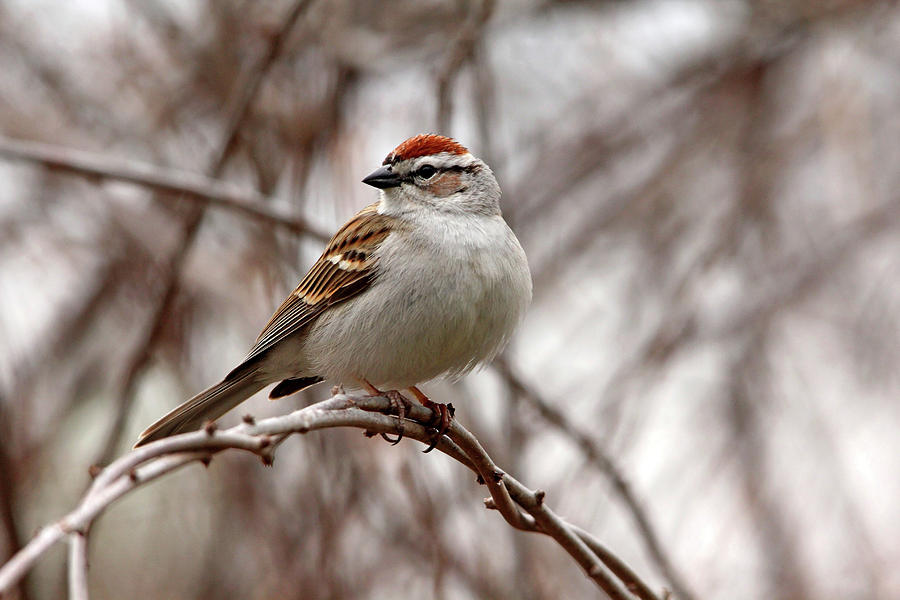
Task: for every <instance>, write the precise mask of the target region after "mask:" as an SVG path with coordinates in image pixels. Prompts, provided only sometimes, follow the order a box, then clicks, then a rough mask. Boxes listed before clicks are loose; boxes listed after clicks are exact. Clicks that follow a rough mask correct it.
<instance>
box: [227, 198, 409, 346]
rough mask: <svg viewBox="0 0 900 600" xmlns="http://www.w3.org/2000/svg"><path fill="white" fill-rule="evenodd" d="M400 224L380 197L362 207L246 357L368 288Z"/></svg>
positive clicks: (266, 327)
mask: <svg viewBox="0 0 900 600" xmlns="http://www.w3.org/2000/svg"><path fill="white" fill-rule="evenodd" d="M399 226H400V223H399V221H398V219H397V218H396V217H390V216H387V215H382V214H379V213H378V204H377V203H376V204H372V205H370V206H367V207H366V208H364V209H362V210H361V211H359V212H358V213H357V214H356V216H354V217H353V218H352V219H350V221H348V222H347V224H346V225H344V226H343V227H342V228H341V229H340V230H339V231H338V232H337V233H336V234H334V237H333V238H331V241H330V242H329V243H328V245H327V246H326V248H325V251H324V252H323V253H322V256H320V257H319V259H318V260H317V261H316V263H315V264H314V265H313V266H312V268H310V270H309V272H307V273H306V276H304V277H303V279H302V280H301V281H300V284H299V285H298V286H297V288H296V289H295V290H294V291H293V292H291V294H290V295H289V296H288V297H287V298H286V299H285V301H284V302H282V304H281V306H280V307H279V308H278V310H276V311H275V314H273V315H272V318H271V319H269V322H268V323H267V324H266V326H265V328H264V329H263V330H262V333H260V334H259V338H257V340H256V343H255V344H254V345H253V348H251V349H250V353H249V354H248V355H247V358H246V359H245V361H244V362H247V361H249V360H251V359H253V358H256V357H258V356H260V355H262V354H263V353H265V352H266V351H268V350H270V349H271V348H272V347H273V346H275V345H276V344H277V343H278V342H280V341H282V340H283V339H285V338H287V337H289V336H291V335H294V334H296V333H298V332H300V331H302V330H303V329H304V328H305V327H306V326H307V325H309V323H311V322H312V321H313V320H314V319H315V318H316V317H317V316H318V315H319V314H320V313H321V312H322V311H324V310H325V309H327V308H328V307H329V306H333V305H334V304H336V303H338V302H343V301H344V300H346V299H348V298H352V297H353V296H355V295H357V294H360V293H362V292H364V291H365V290H366V289H368V288H369V286H370V285H371V284H372V282H373V281H374V280H375V278H376V276H377V273H378V271H377V265H378V256H377V252H376V250H377V249H378V247H379V246H380V245H381V244H382V242H384V240H385V239H387V237H388V236H389V235H390V234H391V232H393V231H396V230H397V229H398V227H399Z"/></svg>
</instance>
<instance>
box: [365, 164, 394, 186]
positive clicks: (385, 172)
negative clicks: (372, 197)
mask: <svg viewBox="0 0 900 600" xmlns="http://www.w3.org/2000/svg"><path fill="white" fill-rule="evenodd" d="M363 183H368V184H369V185H371V186H372V187H377V188H378V189H380V190H386V189H387V188H392V187H399V186H400V178H399V177H397V174H396V173H394V172H393V171H392V170H391V165H387V166H385V167H381V168H380V169H378V170H377V171H375V172H374V173H372V174H370V175H369V176H368V177H366V178H365V179H363Z"/></svg>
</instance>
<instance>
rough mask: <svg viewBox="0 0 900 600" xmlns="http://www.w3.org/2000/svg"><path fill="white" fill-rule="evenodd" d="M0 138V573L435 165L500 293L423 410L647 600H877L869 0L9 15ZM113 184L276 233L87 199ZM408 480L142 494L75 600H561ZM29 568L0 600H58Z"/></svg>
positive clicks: (504, 543) (893, 244)
mask: <svg viewBox="0 0 900 600" xmlns="http://www.w3.org/2000/svg"><path fill="white" fill-rule="evenodd" d="M0 132H2V136H3V141H2V143H0V154H2V156H0V559H2V560H5V559H6V558H7V557H8V556H9V555H10V554H11V553H12V552H14V551H15V550H16V549H17V548H18V547H20V546H21V544H23V543H24V542H25V541H27V540H28V539H29V537H30V536H31V535H32V534H33V532H34V531H35V529H36V528H37V527H38V526H40V525H41V524H43V523H45V522H48V521H50V520H52V519H54V518H56V517H59V516H60V515H62V514H63V513H64V512H66V511H68V510H69V509H70V508H72V507H73V506H74V505H75V503H76V501H77V499H78V497H79V496H80V495H81V493H83V491H84V490H85V487H86V486H87V485H88V483H89V477H88V466H89V465H91V464H95V463H97V464H105V463H108V462H109V461H110V460H112V459H113V458H115V457H116V456H118V455H120V454H122V453H124V452H126V451H127V450H128V449H129V448H130V446H131V444H132V443H133V441H134V440H135V438H136V436H137V434H138V432H139V431H140V430H141V429H143V428H144V427H145V426H146V425H147V424H149V423H150V422H151V421H153V420H154V419H156V418H157V417H158V416H159V415H161V414H162V413H164V412H166V411H167V410H169V409H170V408H171V407H173V406H175V405H176V404H178V403H180V402H181V401H182V400H184V399H185V398H187V397H189V396H191V395H192V394H194V393H195V392H197V391H198V390H200V389H202V388H204V387H206V386H207V385H209V384H211V383H213V382H215V381H217V380H218V379H219V378H221V377H222V375H224V374H225V373H226V372H227V371H228V370H229V369H230V367H232V366H233V365H234V364H236V363H237V362H238V361H239V360H240V359H241V358H242V357H243V355H244V353H245V352H246V351H247V349H248V348H249V346H250V345H251V343H252V342H253V340H254V339H255V337H256V335H257V333H258V332H259V330H260V329H261V328H262V326H263V325H264V324H265V322H266V321H267V319H268V317H269V315H270V314H271V312H272V311H273V310H274V309H275V308H276V307H277V306H278V304H279V303H280V301H281V299H282V298H283V297H284V295H285V294H287V293H288V292H289V291H290V290H291V289H292V288H293V287H294V285H295V284H296V282H297V280H298V279H299V277H300V276H301V275H302V274H303V272H305V270H306V269H307V268H308V267H309V266H310V264H311V263H312V262H313V261H314V259H315V258H316V256H318V254H319V252H320V251H321V248H322V239H321V236H322V234H323V233H324V234H326V235H327V234H329V233H331V232H332V231H334V230H335V228H336V227H337V226H339V225H340V224H341V223H343V222H344V220H345V219H347V218H348V217H349V216H351V215H352V214H353V213H354V212H355V211H356V210H358V209H359V208H361V207H362V206H364V205H366V204H368V203H370V202H372V201H374V200H375V198H376V194H375V192H374V191H373V190H372V189H371V188H368V187H367V186H364V185H363V184H361V183H360V179H362V178H363V177H364V176H365V175H367V174H368V173H369V172H370V171H371V170H373V169H374V168H375V167H377V166H378V165H379V164H380V163H381V160H382V159H383V158H384V156H385V155H386V154H387V153H388V152H389V151H390V150H391V149H392V148H393V147H394V146H396V145H397V144H398V143H399V142H401V141H402V140H404V139H405V138H407V137H409V136H411V135H414V134H417V133H421V132H439V133H443V134H447V135H452V136H454V137H456V138H458V139H459V140H460V141H461V142H462V143H463V144H464V145H467V146H468V147H469V148H471V150H472V152H473V153H475V154H476V155H478V156H480V157H482V158H484V159H485V160H486V161H487V162H488V163H489V164H490V165H491V166H492V167H493V169H494V171H495V172H496V174H497V176H498V179H499V180H500V183H501V186H502V187H503V189H504V196H503V209H504V214H505V215H506V217H507V219H508V221H509V222H510V224H511V225H512V227H513V229H514V230H515V231H516V232H517V234H518V236H519V238H520V239H521V241H522V244H523V246H524V247H525V250H526V252H527V254H528V257H529V260H530V263H531V267H532V272H533V277H534V284H535V294H534V304H533V307H532V308H531V310H530V312H529V315H528V317H527V319H526V321H525V323H524V324H523V326H522V328H521V329H520V331H519V333H518V335H517V337H516V338H515V339H514V340H513V342H512V343H511V345H510V347H509V348H508V350H507V352H506V353H505V354H504V356H503V357H501V359H500V360H499V361H498V362H497V363H496V364H495V365H494V366H493V367H489V368H486V369H484V370H483V371H481V372H478V373H475V374H472V375H470V376H468V377H467V378H465V379H464V380H462V381H460V382H458V383H446V382H444V383H442V382H435V383H432V384H430V385H427V386H425V389H426V390H427V391H429V392H430V395H431V396H432V397H433V398H435V399H436V400H439V401H452V402H453V403H454V404H455V406H456V407H457V418H458V419H459V420H460V422H462V423H463V424H464V425H465V426H466V427H468V428H470V429H471V430H472V431H473V432H474V433H476V435H477V436H478V437H479V439H480V440H481V441H482V443H483V444H484V446H485V447H486V449H487V450H488V452H489V453H491V454H492V456H493V457H494V459H495V460H496V462H497V463H498V464H499V465H500V466H501V467H503V468H505V469H506V470H508V471H509V472H510V473H511V474H513V475H514V476H516V477H517V478H519V479H520V480H521V481H522V482H523V483H525V484H526V485H528V486H530V487H532V488H542V489H544V490H546V491H547V502H548V503H549V504H550V505H551V506H552V507H553V508H554V509H556V510H558V511H559V512H560V514H562V515H564V516H565V517H566V518H567V519H569V520H570V521H572V522H574V523H575V524H578V525H580V526H581V527H584V528H585V529H587V530H589V531H591V532H592V533H593V534H594V535H596V536H597V537H598V538H599V539H601V540H603V541H604V542H605V543H606V544H607V545H608V546H609V547H610V548H612V549H613V550H614V551H615V552H616V553H617V554H618V555H619V556H621V557H622V558H623V559H625V560H626V561H627V562H629V563H630V564H632V566H634V567H635V568H636V570H637V571H638V572H639V573H641V574H642V575H643V576H644V577H645V578H646V579H647V580H648V581H649V582H650V583H652V584H653V585H654V586H655V587H656V588H657V589H663V588H665V589H668V590H672V591H673V592H674V596H675V597H677V598H680V599H684V600H690V599H698V600H699V599H706V598H711V599H739V600H740V599H760V598H766V599H769V598H772V599H797V600H802V599H813V598H817V599H818V598H821V599H836V598H841V599H888V598H898V597H900V509H898V506H900V434H898V432H900V403H898V398H900V369H898V360H900V342H898V340H900V236H898V232H900V197H898V189H900V143H898V140H900V8H898V6H897V3H896V2H888V1H884V2H879V1H861V0H855V1H854V0H834V1H828V0H769V1H762V0H760V1H750V0H746V1H740V0H733V1H723V0H670V1H667V0H657V1H651V0H638V1H609V2H579V1H558V2H554V1H550V0H547V1H540V0H509V1H496V2H494V1H491V0H483V1H476V0H472V1H450V0H442V1H441V0H429V1H419V0H397V1H392V2H381V3H375V2H370V1H368V0H312V1H310V0H303V1H300V2H289V1H287V0H284V1H277V2H276V1H273V2H249V1H237V0H229V1H220V0H207V1H203V0H195V1H190V2H175V1H166V0H123V1H113V0H108V1H106V0H94V1H92V2H79V3H63V2H51V1H45V0H36V1H28V2H26V1H24V0H18V1H16V0H9V1H7V2H2V3H0ZM11 140H12V141H11ZM15 140H26V141H31V142H41V143H43V144H50V145H52V146H53V147H54V148H56V149H58V151H59V153H60V154H59V155H60V156H62V157H63V159H66V160H69V159H71V160H72V161H75V162H77V161H78V160H80V159H81V158H83V157H84V155H82V154H78V153H76V152H73V151H78V152H89V153H91V154H90V155H88V157H89V158H90V159H91V160H92V161H94V162H93V163H91V164H93V165H94V166H95V167H97V168H96V169H94V171H91V170H90V169H85V168H78V167H77V166H75V167H72V166H71V165H70V166H69V167H66V166H65V165H64V164H60V162H59V161H57V162H54V161H52V160H48V159H47V158H46V156H43V155H40V153H35V152H31V151H30V150H29V148H30V149H32V150H33V149H34V147H32V146H22V145H21V144H17V143H16V142H15ZM38 148H39V149H43V150H47V147H44V146H41V147H38ZM42 156H43V158H42ZM66 160H62V162H63V163H65V162H66ZM79 164H81V163H79ZM123 164H125V165H126V166H127V165H133V164H140V165H144V167H143V169H144V170H143V171H142V172H145V173H146V174H148V175H147V176H148V177H150V176H159V177H163V178H165V177H175V178H176V179H177V178H178V177H180V176H183V175H184V172H185V171H187V172H191V173H194V174H203V175H206V176H208V177H211V178H214V179H220V180H223V181H226V182H228V184H229V185H230V186H231V188H229V189H235V190H238V191H241V193H244V194H245V195H246V197H247V198H249V199H250V200H256V201H258V202H259V203H260V204H261V203H262V202H265V203H266V204H265V205H264V208H265V210H267V211H270V212H272V213H277V214H279V215H288V216H291V217H293V218H294V221H293V226H291V225H290V224H288V225H285V224H284V223H279V222H277V221H278V219H274V218H273V219H265V218H257V217H254V216H252V215H248V214H246V213H244V212H241V211H236V210H233V209H231V208H228V207H223V206H221V205H220V204H218V203H216V202H210V203H207V202H205V201H203V199H202V197H201V196H202V194H197V195H193V196H185V195H183V194H175V193H169V192H164V191H160V190H159V189H151V188H150V187H148V186H147V185H145V184H140V183H137V184H136V183H129V182H123V181H116V180H114V179H110V178H109V177H105V176H103V175H102V173H100V174H98V173H97V172H96V171H97V170H98V169H99V171H101V172H102V171H103V170H104V169H106V170H112V171H116V170H117V169H121V168H122V165H123ZM82 166H83V165H82ZM388 350H389V349H386V351H388ZM327 395H328V385H322V386H318V387H317V388H314V389H313V390H312V391H310V392H308V393H304V394H300V395H297V396H292V397H290V398H286V399H283V400H280V401H279V402H277V403H273V402H269V401H268V400H266V399H265V396H264V394H260V395H258V396H257V397H255V398H253V399H252V400H250V401H249V402H248V403H247V404H245V405H243V406H242V407H241V408H240V409H238V410H236V411H235V414H231V415H229V416H228V417H227V418H225V419H224V423H225V424H230V423H234V422H236V421H237V419H239V417H240V415H241V414H243V413H247V412H249V413H252V414H254V415H257V416H269V415H276V414H283V413H286V412H289V411H291V410H293V409H295V408H297V407H299V406H302V405H305V404H307V403H309V402H312V401H314V400H316V399H322V398H324V397H327ZM421 449H422V448H421V446H420V445H419V444H417V443H414V442H412V441H404V442H403V443H401V444H400V445H399V446H397V447H389V446H388V445H387V444H385V443H384V442H382V441H380V440H378V439H366V438H364V436H363V435H362V434H361V432H360V431H358V430H330V431H325V432H319V433H311V434H309V435H307V436H303V437H295V438H292V439H290V440H289V441H288V442H286V443H285V444H284V446H283V447H282V448H281V449H280V450H279V453H278V455H277V458H276V462H275V465H274V468H272V469H267V468H264V467H263V466H262V465H261V464H260V462H259V461H258V460H257V459H255V458H253V457H252V456H248V455H242V454H238V453H234V454H228V455H222V456H219V457H217V458H216V459H215V460H213V462H212V464H211V465H210V466H209V467H208V468H207V469H206V470H204V469H203V468H202V467H201V466H200V465H193V466H191V467H189V468H186V469H184V470H182V471H179V472H178V473H175V474H173V475H171V476H169V477H166V478H165V479H163V480H161V481H159V482H156V483H154V484H152V485H150V486H147V487H145V488H142V489H140V490H138V491H137V492H136V493H134V494H132V495H130V496H128V497H127V498H125V499H123V500H122V501H120V502H118V503H117V504H116V505H115V506H114V507H113V508H112V509H111V510H110V511H109V512H108V513H107V514H106V515H105V516H104V517H103V518H102V519H101V520H100V521H99V523H98V525H97V526H96V527H95V528H94V530H93V531H92V535H91V538H90V543H91V547H90V561H91V572H90V586H91V591H92V597H95V598H123V597H143V598H323V599H324V598H330V599H342V598H388V597H393V598H406V597H424V598H446V599H455V598H517V599H518V598H521V599H529V600H538V599H555V598H585V597H594V596H595V595H596V594H597V592H596V590H595V588H594V587H593V584H592V583H591V582H590V581H589V580H588V579H587V578H586V577H584V575H583V574H582V573H581V571H580V570H579V568H578V567H577V565H576V564H575V563H574V562H572V561H571V560H570V559H569V557H568V556H567V555H566V554H565V553H564V552H563V551H562V550H561V549H560V548H559V547H558V546H556V545H555V544H554V543H553V542H552V541H551V540H549V539H547V538H544V537H541V536H538V535H532V534H525V533H520V532H517V531H513V530H511V529H510V528H509V527H508V526H507V525H506V524H505V523H504V522H503V520H502V519H501V518H500V516H499V515H498V514H496V513H494V512H489V511H486V510H484V508H483V505H482V498H483V497H484V496H485V495H486V491H485V490H484V489H483V488H480V487H479V486H478V485H477V484H476V482H475V481H474V478H473V477H472V476H471V474H470V473H469V472H467V471H466V470H464V469H463V468H462V467H461V466H460V465H458V464H456V463H454V462H453V461H451V460H450V459H449V458H447V457H445V456H442V455H438V453H434V454H429V455H423V454H422V453H421V452H420V450H421ZM64 559H65V552H64V549H63V547H58V548H56V549H55V551H54V552H52V553H51V554H50V555H49V556H47V557H46V558H45V559H44V560H42V562H40V564H39V566H38V568H37V569H36V570H34V571H33V572H32V574H31V575H30V577H29V578H28V580H27V582H26V584H25V585H24V586H22V587H21V588H20V590H19V591H18V592H17V594H18V597H19V598H21V599H25V600H28V599H43V598H48V599H49V598H60V597H64V595H65V569H64V562H65V561H64ZM14 597H15V596H14Z"/></svg>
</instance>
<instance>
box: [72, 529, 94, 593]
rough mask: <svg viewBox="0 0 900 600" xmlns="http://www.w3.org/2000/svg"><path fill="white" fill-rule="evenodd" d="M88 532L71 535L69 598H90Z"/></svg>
mask: <svg viewBox="0 0 900 600" xmlns="http://www.w3.org/2000/svg"><path fill="white" fill-rule="evenodd" d="M87 572H88V561H87V532H76V533H73V534H71V535H70V536H69V600H88V598H89V595H88V579H87Z"/></svg>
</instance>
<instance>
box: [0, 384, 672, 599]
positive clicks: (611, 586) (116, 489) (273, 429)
mask: <svg viewBox="0 0 900 600" xmlns="http://www.w3.org/2000/svg"><path fill="white" fill-rule="evenodd" d="M391 410H393V409H392V406H391V402H390V400H388V399H387V398H385V397H381V396H348V395H345V394H342V393H340V394H336V395H335V396H333V397H331V398H329V399H327V400H324V401H322V402H319V403H317V404H313V405H311V406H307V407H305V408H302V409H300V410H298V411H295V412H293V413H290V414H288V415H284V416H280V417H273V418H270V419H265V420H262V421H259V422H257V423H251V422H248V421H252V420H248V421H245V422H244V423H241V424H240V425H237V426H235V427H232V428H230V429H227V430H224V431H215V430H214V429H207V430H200V431H196V432H191V433H185V434H181V435H177V436H173V437H170V438H166V439H163V440H160V441H158V442H154V443H152V444H148V445H146V446H143V447H141V448H138V449H137V450H135V451H133V452H130V453H128V454H126V455H124V456H122V457H121V458H119V459H118V460H116V461H114V462H113V463H112V464H110V465H109V466H108V467H106V468H105V469H103V470H102V471H101V472H100V473H99V474H98V475H97V476H96V478H95V479H94V482H93V483H92V485H91V486H90V488H89V489H88V490H87V492H86V493H85V495H84V496H83V497H82V499H81V501H80V503H79V505H78V506H77V507H76V508H75V509H74V510H73V511H72V512H70V513H69V514H67V515H66V516H64V517H63V518H62V519H60V520H58V521H56V522H54V523H52V524H50V525H48V526H46V527H45V528H44V529H42V530H41V531H40V532H39V533H38V534H37V535H36V536H35V537H34V538H33V539H32V540H31V541H30V542H29V543H28V544H26V545H25V547H24V548H23V549H22V550H20V551H19V552H18V553H17V554H16V555H15V556H13V557H12V559H10V560H9V562H7V563H6V564H5V565H3V566H2V567H0V592H4V591H6V590H8V589H10V588H11V587H12V586H14V585H15V584H16V583H17V582H18V581H19V580H20V579H21V578H22V577H24V576H25V574H26V573H27V572H28V571H29V570H31V568H32V567H33V566H34V564H35V563H36V562H37V561H38V559H39V558H40V557H41V556H43V554H44V553H45V552H47V551H48V550H49V549H50V548H51V547H52V546H53V545H55V544H56V543H57V542H59V541H61V540H62V539H63V538H65V537H68V538H69V543H70V544H71V545H70V565H69V569H70V570H69V585H70V590H71V593H72V597H73V598H87V539H86V536H85V532H86V531H88V530H89V528H90V527H91V525H92V524H93V523H94V521H95V520H96V519H97V518H98V517H99V516H100V515H101V514H102V513H103V512H104V511H105V510H106V509H107V508H109V507H110V506H111V505H112V504H113V503H115V502H116V501H117V500H118V499H119V498H121V497H122V496H124V495H125V494H127V493H129V492H131V491H132V490H135V489H137V488H139V487H141V486H143V485H145V484H147V483H149V482H150V481H153V480H155V479H156V478H158V477H161V476H163V475H165V474H166V473H169V472H171V471H174V470H176V469H179V468H181V467H183V466H185V465H187V464H190V463H193V462H198V461H208V460H209V459H210V458H211V457H212V456H213V455H214V454H216V453H218V452H221V451H223V450H226V449H237V450H244V451H247V452H250V453H252V454H255V455H257V456H259V457H260V458H261V459H262V460H263V462H264V463H265V464H271V462H272V460H273V458H274V452H275V450H276V449H277V447H278V445H279V444H280V443H281V441H283V440H284V439H286V437H287V436H289V435H291V434H294V433H307V432H310V431H315V430H318V429H327V428H333V427H356V428H361V429H363V430H365V431H366V432H367V433H395V434H396V433H398V431H399V429H400V426H399V422H398V420H397V419H396V417H394V416H391V415H390V414H388V413H389V412H390V411H391ZM407 417H408V419H407V420H406V421H404V423H403V432H404V435H405V436H406V437H409V438H411V439H415V440H418V441H420V442H422V443H423V444H427V443H429V442H430V440H431V438H432V436H433V435H434V434H433V432H432V431H431V430H430V429H429V428H428V427H427V426H425V425H423V423H428V422H430V421H431V419H432V418H433V415H432V413H431V411H430V410H429V409H426V408H424V407H421V406H413V407H411V408H410V409H409V410H408V411H407ZM437 449H438V450H440V451H441V452H443V453H445V454H447V455H448V456H450V457H452V458H454V459H456V460H457V461H458V462H460V463H461V464H463V465H465V466H466V467H468V468H469V469H471V470H472V471H474V472H476V473H478V474H479V475H480V477H481V478H482V479H483V480H484V482H485V484H487V486H488V489H489V491H490V492H491V494H492V497H491V498H490V499H489V500H488V501H487V502H486V503H487V505H488V507H489V508H497V507H500V506H503V507H504V509H503V510H504V511H507V512H506V513H505V514H504V517H505V518H506V519H507V520H508V521H509V522H510V524H512V525H513V526H514V527H516V528H519V529H524V530H526V531H536V532H542V533H546V534H547V535H549V536H550V537H552V538H553V539H554V540H556V541H557V543H559V544H560V546H562V547H563V548H564V549H565V550H566V552H568V553H569V554H570V555H571V556H572V557H573V558H574V559H575V560H576V561H577V562H578V563H579V564H580V565H581V566H582V568H583V569H584V570H585V572H586V573H587V574H588V576H589V577H590V578H591V579H593V580H594V581H595V582H596V583H597V584H598V585H599V586H600V587H601V588H602V589H603V590H604V591H605V592H606V593H607V594H608V595H609V597H610V598H612V599H614V600H628V599H629V598H631V597H632V596H631V594H630V593H629V591H628V589H631V590H635V593H637V594H638V596H639V597H640V598H643V599H645V600H658V599H657V598H656V597H655V596H653V595H652V592H651V593H650V594H647V593H643V590H649V587H648V586H647V585H646V584H644V583H643V582H642V581H641V580H640V579H639V578H637V576H636V575H635V574H634V572H633V571H632V570H631V569H629V568H628V567H627V565H625V563H624V562H623V561H622V560H621V559H619V558H617V557H615V556H614V555H612V553H610V552H609V551H608V550H607V549H606V548H605V547H604V546H603V545H602V544H600V543H599V542H597V541H596V540H594V539H593V538H592V537H591V536H590V535H589V534H587V533H586V532H584V531H583V530H581V529H579V528H575V527H573V526H571V525H569V524H568V523H566V522H565V521H563V520H562V519H561V518H560V517H559V516H558V515H556V514H555V513H554V512H553V511H552V510H551V509H550V508H549V507H548V506H547V504H546V503H545V502H544V493H543V492H541V491H532V490H529V489H528V488H526V487H525V486H524V485H522V484H521V483H520V482H518V481H517V480H516V479H514V478H513V477H511V476H509V475H508V474H506V473H503V472H502V471H501V470H500V469H499V468H498V467H497V466H496V465H495V464H494V462H493V461H492V460H491V458H490V456H488V454H487V453H486V452H485V451H484V449H483V448H482V446H481V444H480V442H479V441H478V440H477V439H476V438H475V437H474V436H473V435H472V434H471V433H470V432H469V431H468V430H466V429H465V428H464V427H463V426H462V425H460V424H459V422H458V421H454V422H453V423H452V425H451V427H450V430H449V431H448V434H447V436H446V437H442V438H441V440H440V442H439V443H438V445H437ZM605 565H614V566H613V567H610V569H609V570H608V569H607V567H606V566H605ZM621 574H624V578H623V576H622V575H621ZM617 577H618V579H617ZM620 579H621V580H622V581H620ZM79 594H81V595H79Z"/></svg>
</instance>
